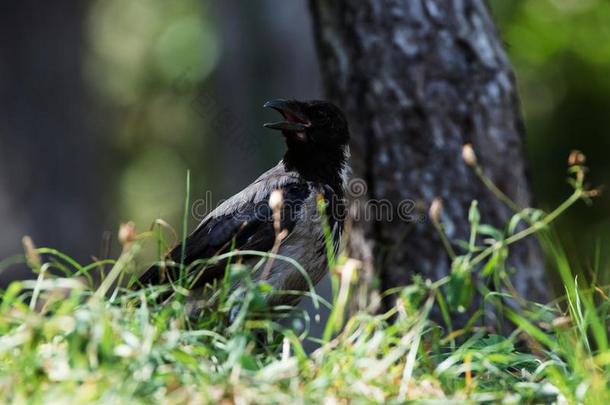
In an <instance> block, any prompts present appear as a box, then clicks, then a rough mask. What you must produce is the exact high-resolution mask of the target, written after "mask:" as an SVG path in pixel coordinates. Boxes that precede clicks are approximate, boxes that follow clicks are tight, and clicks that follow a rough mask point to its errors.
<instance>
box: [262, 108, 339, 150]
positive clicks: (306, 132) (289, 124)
mask: <svg viewBox="0 0 610 405" xmlns="http://www.w3.org/2000/svg"><path fill="white" fill-rule="evenodd" d="M264 107H268V108H273V109H274V110H277V111H278V112H280V113H281V114H282V116H283V117H284V120H282V121H277V122H272V123H268V124H265V127H266V128H270V129H277V130H280V131H282V134H283V135H284V137H285V138H286V143H287V145H288V148H289V149H299V150H304V151H324V150H332V149H343V148H344V147H345V146H346V145H347V143H348V142H349V131H348V129H347V121H346V119H345V116H344V115H343V112H342V111H341V110H340V109H339V107H337V106H336V105H334V104H332V103H330V102H328V101H322V100H314V101H297V100H281V99H279V100H272V101H268V102H266V103H265V105H264Z"/></svg>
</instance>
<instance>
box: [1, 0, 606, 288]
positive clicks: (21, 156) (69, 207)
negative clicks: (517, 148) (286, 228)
mask: <svg viewBox="0 0 610 405" xmlns="http://www.w3.org/2000/svg"><path fill="white" fill-rule="evenodd" d="M490 5H491V7H492V10H493V13H494V15H495V17H496V21H497V23H498V27H499V30H500V31H501V35H502V38H503V39H504V41H505V43H506V47H507V51H508V53H509V55H510V57H511V60H512V62H513V65H514V68H515V71H516V74H517V79H518V83H519V88H520V92H521V98H522V103H523V109H524V113H525V118H526V123H527V146H528V154H529V158H530V162H531V176H532V179H533V185H534V192H535V196H536V199H537V204H538V206H540V207H541V208H545V209H549V208H552V207H554V206H555V205H557V204H558V203H560V202H561V201H562V200H563V199H565V198H566V197H567V195H568V194H569V193H570V186H569V185H568V184H567V183H566V181H565V178H566V167H567V166H566V159H567V156H568V154H569V152H570V150H571V149H575V148H577V149H581V150H582V151H583V152H584V153H585V154H586V155H587V157H588V164H589V166H590V168H591V173H590V180H591V183H592V184H593V185H603V184H606V183H607V181H608V179H609V178H610V159H609V158H608V153H609V152H610V131H609V128H610V2H608V1H606V0H538V1H535V2H533V1H525V0H523V1H516V0H513V1H510V2H507V1H503V0H493V1H491V2H490ZM277 97H294V98H322V97H323V91H322V89H321V83H320V74H319V71H318V65H317V60H316V54H315V49H314V46H313V37H312V32H311V26H310V16H309V13H308V7H307V2H306V1H304V0H299V1H290V2H288V1H277V0H275V1H273V0H264V1H257V2H252V1H245V0H242V1H237V0H224V1H222V2H211V1H205V0H174V1H167V0H128V1H126V0H73V1H65V2H50V1H48V2H35V1H33V0H23V1H19V2H16V1H13V2H3V3H2V5H0V224H1V228H0V258H10V257H11V256H12V255H15V254H18V253H20V252H21V251H22V247H21V237H22V236H23V235H25V234H27V235H30V236H32V238H33V240H34V242H35V243H36V244H37V245H38V246H51V247H54V248H57V249H59V250H61V251H63V252H65V253H67V254H69V255H71V256H72V257H75V258H77V259H78V260H81V261H84V262H87V261H89V260H91V257H93V256H95V257H98V258H101V257H107V256H111V257H116V256H117V255H118V253H119V251H118V247H117V243H116V231H117V228H118V225H119V223H120V222H124V221H127V220H133V221H135V222H136V224H137V225H138V229H139V230H146V229H149V227H150V225H151V224H152V222H153V221H154V220H155V219H156V218H163V219H164V220H166V221H167V222H168V223H170V224H172V225H173V226H175V227H176V228H177V229H178V230H180V224H181V216H182V207H183V198H184V189H185V178H186V171H187V169H190V170H191V173H192V175H191V180H192V182H191V184H192V197H191V198H192V199H193V200H194V199H202V200H203V201H205V202H206V204H207V205H214V203H216V202H217V201H219V200H221V199H223V198H226V197H228V196H230V195H231V194H233V193H234V192H237V191H239V190H240V189H241V188H243V187H244V186H245V185H247V184H248V183H249V182H251V181H252V180H253V179H254V178H255V177H256V176H257V175H258V174H259V173H260V172H262V171H264V170H265V169H267V168H269V167H271V166H272V165H274V164H275V163H276V162H277V161H278V160H279V159H280V158H281V154H282V150H283V145H282V141H281V139H280V137H277V136H275V135H276V134H275V133H273V132H271V131H266V130H264V129H263V128H262V123H263V122H265V121H268V120H269V119H273V113H272V112H270V111H265V110H263V109H262V104H263V103H264V102H265V101H266V100H268V99H271V98H277ZM506 164H507V165H510V164H511V163H510V162H506ZM207 205H206V206H201V205H199V206H198V211H199V212H200V213H203V212H204V211H206V208H208V207H207ZM209 208H211V207H209ZM191 222H192V223H191V227H192V226H194V225H195V223H196V222H197V221H196V219H194V218H192V216H191ZM559 231H560V237H561V239H562V241H563V242H564V243H565V245H566V247H567V249H568V250H569V252H570V255H571V257H572V259H573V260H574V262H575V263H579V264H581V266H582V267H583V269H585V271H586V269H589V268H591V266H593V263H591V262H590V260H589V259H588V258H590V257H594V256H595V255H594V254H593V253H594V252H595V251H596V249H598V250H600V251H601V252H602V253H603V252H604V251H605V249H603V248H604V246H605V245H606V243H607V242H608V238H609V237H610V199H609V198H608V195H607V194H605V195H602V197H601V198H599V199H596V200H595V202H594V204H593V205H592V206H590V207H587V206H585V204H581V205H579V206H578V207H577V208H575V209H573V210H571V211H570V212H569V213H568V214H567V215H566V216H565V217H563V218H562V219H561V221H560V223H559ZM109 242H111V243H109ZM600 260H605V259H604V258H603V255H602V257H601V259H600ZM3 267H5V268H4V269H3V270H2V273H1V274H0V281H2V284H5V283H6V282H7V281H8V280H10V279H14V278H17V277H21V276H22V274H23V273H21V272H20V271H21V270H19V267H18V266H12V267H8V268H6V266H3ZM606 281H608V280H606Z"/></svg>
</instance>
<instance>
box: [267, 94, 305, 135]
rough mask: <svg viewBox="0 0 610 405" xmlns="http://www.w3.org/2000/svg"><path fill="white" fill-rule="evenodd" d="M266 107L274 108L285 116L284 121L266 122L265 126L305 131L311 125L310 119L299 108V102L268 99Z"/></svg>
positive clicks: (289, 130)
mask: <svg viewBox="0 0 610 405" xmlns="http://www.w3.org/2000/svg"><path fill="white" fill-rule="evenodd" d="M263 107H264V108H273V109H274V110H276V111H278V112H279V113H280V114H282V116H283V117H284V120H283V121H277V122H269V123H266V124H264V125H263V126H264V127H265V128H269V129H278V130H280V131H285V132H303V131H305V130H306V129H307V128H309V127H310V126H311V123H310V122H309V120H308V119H307V118H306V117H304V116H303V114H301V113H300V112H299V110H298V104H297V102H295V101H290V100H282V99H278V100H271V101H267V102H266V103H265V104H264V105H263Z"/></svg>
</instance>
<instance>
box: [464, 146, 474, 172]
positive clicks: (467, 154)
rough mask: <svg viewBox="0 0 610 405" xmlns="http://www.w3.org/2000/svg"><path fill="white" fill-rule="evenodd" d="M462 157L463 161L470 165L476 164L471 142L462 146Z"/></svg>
mask: <svg viewBox="0 0 610 405" xmlns="http://www.w3.org/2000/svg"><path fill="white" fill-rule="evenodd" d="M462 159H464V162H465V163H466V164H467V165H468V166H470V167H474V166H476V165H477V155H476V154H475V153H474V149H472V145H471V144H469V143H467V144H465V145H464V146H462Z"/></svg>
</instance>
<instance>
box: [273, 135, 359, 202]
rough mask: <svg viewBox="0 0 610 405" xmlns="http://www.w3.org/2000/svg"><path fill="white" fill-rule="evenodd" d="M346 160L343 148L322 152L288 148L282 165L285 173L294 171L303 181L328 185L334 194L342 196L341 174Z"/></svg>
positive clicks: (345, 152) (345, 150) (344, 169)
mask: <svg viewBox="0 0 610 405" xmlns="http://www.w3.org/2000/svg"><path fill="white" fill-rule="evenodd" d="M347 159H348V152H347V149H346V148H345V147H340V148H336V149H331V150H325V151H323V152H320V151H314V150H307V149H305V148H298V149H297V148H288V150H287V151H286V154H285V155H284V159H283V163H284V167H285V168H286V170H287V171H295V172H297V173H299V175H300V176H301V177H303V178H304V179H305V180H309V181H315V182H319V183H323V184H328V185H329V186H331V187H332V188H333V189H334V190H335V192H336V193H341V194H343V187H344V184H343V178H342V174H343V173H344V172H345V171H346V169H347V164H348V163H347Z"/></svg>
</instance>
